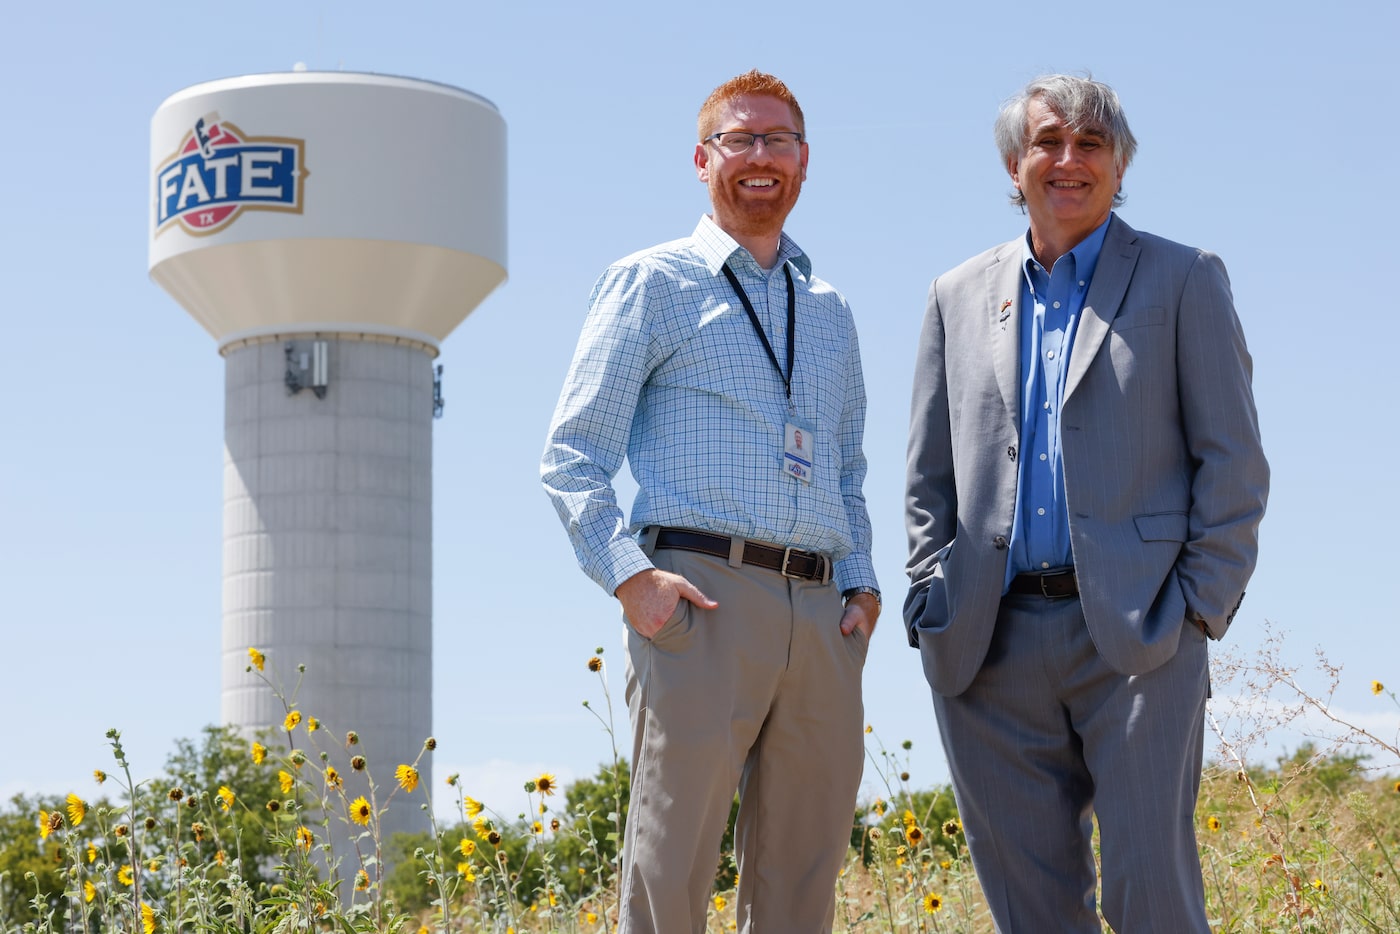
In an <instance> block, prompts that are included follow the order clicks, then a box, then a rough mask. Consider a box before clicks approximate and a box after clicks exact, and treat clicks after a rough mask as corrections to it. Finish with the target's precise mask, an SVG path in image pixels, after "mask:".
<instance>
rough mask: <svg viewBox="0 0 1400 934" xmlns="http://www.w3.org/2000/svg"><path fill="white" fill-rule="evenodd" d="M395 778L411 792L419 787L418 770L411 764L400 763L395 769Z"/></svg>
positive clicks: (400, 785) (402, 786) (405, 789)
mask: <svg viewBox="0 0 1400 934" xmlns="http://www.w3.org/2000/svg"><path fill="white" fill-rule="evenodd" d="M394 778H396V779H398V782H399V787H400V788H402V789H403V790H404V791H406V792H408V793H409V794H413V790H414V789H415V788H417V787H418V770H417V769H415V768H414V767H413V766H411V765H400V766H399V767H398V768H396V769H394Z"/></svg>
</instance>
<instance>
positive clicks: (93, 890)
mask: <svg viewBox="0 0 1400 934" xmlns="http://www.w3.org/2000/svg"><path fill="white" fill-rule="evenodd" d="M96 897H97V886H95V885H93V884H92V882H91V881H88V882H84V883H83V901H85V902H90V901H92V900H93V899H94V898H96Z"/></svg>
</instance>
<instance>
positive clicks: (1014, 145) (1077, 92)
mask: <svg viewBox="0 0 1400 934" xmlns="http://www.w3.org/2000/svg"><path fill="white" fill-rule="evenodd" d="M1037 99H1038V100H1041V101H1044V102H1045V105H1046V106H1047V107H1049V108H1050V109H1051V110H1053V111H1054V112H1055V113H1057V114H1059V115H1060V117H1061V118H1062V119H1064V120H1065V121H1066V122H1067V123H1068V124H1069V125H1070V127H1071V128H1072V129H1074V130H1076V131H1082V130H1084V129H1087V128H1088V127H1094V128H1096V129H1101V130H1103V132H1104V134H1105V135H1106V136H1107V137H1108V141H1109V144H1110V145H1112V146H1113V157H1114V161H1115V162H1116V163H1117V164H1118V169H1119V170H1120V171H1121V170H1123V169H1126V168H1127V167H1128V165H1129V164H1130V163H1131V162H1132V161H1133V155H1134V153H1136V152H1137V139H1136V138H1134V136H1133V131H1132V130H1130V129H1128V117H1127V115H1126V114H1124V113H1123V105H1122V103H1121V102H1119V100H1118V92H1116V91H1114V90H1113V88H1111V87H1109V86H1108V85H1106V84H1104V83H1103V82H1102V81H1095V80H1094V79H1093V78H1092V77H1091V76H1089V75H1087V74H1086V75H1085V76H1084V77H1082V78H1081V77H1079V76H1078V75H1041V76H1040V77H1039V78H1035V79H1034V80H1032V81H1031V83H1030V84H1028V85H1026V86H1025V88H1024V89H1022V91H1021V93H1020V94H1017V95H1016V96H1015V97H1012V98H1010V99H1008V100H1007V101H1006V103H1004V104H1002V105H1001V113H999V114H997V122H996V129H995V131H994V132H995V135H996V141H997V150H998V151H999V152H1000V153H1001V164H1002V165H1003V166H1005V165H1007V164H1008V163H1010V162H1011V160H1012V159H1017V158H1020V156H1021V154H1022V153H1023V152H1025V150H1026V144H1027V142H1029V139H1028V130H1029V128H1028V127H1027V126H1026V111H1027V108H1028V107H1029V106H1030V102H1031V101H1033V100H1037ZM1011 203H1012V204H1014V205H1016V206H1017V207H1021V208H1024V207H1025V206H1026V196H1025V195H1023V194H1022V193H1021V192H1020V191H1019V190H1018V191H1016V192H1014V193H1013V194H1012V196H1011ZM1113 203H1114V205H1115V206H1116V205H1120V204H1122V203H1123V195H1122V193H1121V192H1116V193H1114V195H1113Z"/></svg>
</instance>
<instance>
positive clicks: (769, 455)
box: [540, 216, 878, 593]
mask: <svg viewBox="0 0 1400 934" xmlns="http://www.w3.org/2000/svg"><path fill="white" fill-rule="evenodd" d="M726 263H728V265H729V267H730V268H731V269H733V270H734V272H735V274H736V276H737V277H738V279H739V282H740V284H741V285H742V286H743V287H744V291H745V292H746V293H747V294H748V296H749V300H750V301H751V302H752V303H753V306H754V311H755V312H756V314H757V315H758V318H759V321H760V322H761V323H762V325H763V328H764V330H765V332H766V333H767V336H768V340H769V341H770V343H771V344H772V346H773V350H774V352H775V353H776V354H777V357H778V359H779V360H785V359H786V355H787V343H788V340H789V335H788V334H787V279H786V277H785V276H784V275H783V273H782V268H781V267H782V266H783V265H784V264H788V265H789V266H790V268H791V269H792V274H793V275H792V280H793V286H794V289H795V290H796V303H797V309H796V332H797V346H796V353H795V359H794V363H793V373H792V405H793V407H794V409H795V410H796V411H795V415H796V416H797V418H798V419H799V420H801V421H802V422H804V423H806V424H807V425H809V426H812V427H814V428H815V430H816V436H817V437H816V446H815V450H814V452H813V455H812V461H813V466H812V472H813V479H812V482H811V483H810V484H808V483H803V482H801V481H799V480H797V479H795V478H793V477H791V476H787V475H785V474H784V473H783V469H782V466H783V465H782V456H783V440H784V435H783V432H784V425H785V424H786V423H787V421H788V419H789V410H788V400H787V395H786V392H785V390H784V387H783V380H782V377H781V376H780V375H779V374H778V372H777V370H776V369H775V368H774V366H773V363H772V361H771V360H770V359H769V357H768V353H767V351H765V350H764V348H763V344H762V342H761V341H760V340H759V338H758V335H757V334H756V333H754V329H753V325H752V324H751V323H750V321H749V318H748V315H747V314H745V312H744V307H743V304H742V303H741V302H740V300H739V297H738V295H736V294H735V292H734V290H733V288H731V286H730V285H729V283H728V281H726V279H725V277H724V274H723V267H724V265H725V264H726ZM865 412H866V397H865V382H864V377H863V374H862V372H861V363H860V347H859V345H858V344H857V341H856V330H855V322H854V320H853V318H852V316H851V311H850V308H849V307H848V306H847V304H846V300H845V299H844V298H842V297H841V294H840V293H839V292H837V291H836V290H835V289H833V288H832V287H831V286H830V285H828V284H827V283H825V282H823V281H822V280H820V279H818V278H816V277H814V276H813V275H812V267H811V261H810V260H808V258H807V256H806V254H804V253H803V252H802V251H801V249H799V248H798V246H797V244H795V243H794V242H793V241H792V240H791V239H789V238H788V236H787V235H786V234H784V235H783V237H782V242H781V244H780V245H779V248H778V263H777V265H776V266H775V267H774V269H773V270H772V271H771V274H770V273H769V272H765V271H764V270H763V269H761V268H760V267H759V265H758V263H757V262H756V261H755V260H754V258H753V256H752V255H751V254H750V253H749V252H748V251H747V250H745V249H743V248H742V247H740V246H739V244H738V243H736V242H735V241H734V239H733V238H732V237H730V236H729V235H728V234H726V233H725V232H724V231H723V230H721V229H720V228H719V227H718V226H717V225H716V224H715V223H714V221H713V220H711V219H710V218H709V217H708V216H706V217H702V218H701V220H700V223H699V225H698V226H697V227H696V228H695V232H694V233H693V234H692V235H691V236H690V237H687V238H684V239H681V240H675V241H672V242H670V243H663V244H661V245H660V246H656V247H652V248H651V249H648V250H643V251H641V252H639V253H635V254H633V255H632V256H629V257H626V258H625V259H622V260H619V261H618V262H616V263H614V264H613V265H612V266H610V267H609V268H608V269H607V271H605V272H604V273H603V275H602V277H601V278H600V279H599V280H598V283H597V285H595V286H594V288H593V295H592V298H591V300H590V305H589V312H588V318H587V320H586V322H585V324H584V327H583V333H582V335H581V336H580V337H579V343H578V348H577V350H576V351H575V353H574V360H573V363H572V365H571V366H570V368H569V374H568V376H567V378H566V379H565V382H564V389H563V391H562V392H561V394H560V397H559V403H558V406H557V407H556V409H555V412H554V419H553V421H552V423H551V425H550V430H549V439H548V442H547V443H546V446H545V451H544V457H543V459H542V463H541V468H540V470H541V476H542V479H543V482H544V486H545V489H546V491H547V492H548V493H549V496H550V498H551V499H552V500H553V502H554V506H555V509H556V510H558V512H559V516H560V518H561V519H562V520H563V523H564V526H565V528H566V529H567V530H568V533H569V538H570V540H571V541H572V543H573V546H574V551H575V553H576V555H577V556H578V560H579V565H580V566H581V567H582V568H583V570H584V572H585V573H587V574H588V575H589V576H590V577H592V578H593V579H594V580H595V581H597V582H598V584H599V585H600V586H602V587H603V589H604V590H606V591H607V592H608V593H612V592H614V591H615V590H616V589H617V586H618V585H619V584H621V583H622V582H623V581H625V580H627V578H629V577H631V576H632V575H634V574H636V573H638V572H640V571H643V570H646V569H647V568H650V567H652V563H651V561H650V559H648V558H647V556H646V555H645V554H644V553H643V552H642V550H641V548H640V547H639V546H638V544H637V542H636V541H635V539H634V537H633V533H635V532H636V531H637V530H639V529H641V528H643V527H645V526H648V525H666V526H679V527H683V528H691V529H700V530H703V531H708V532H713V533H716V534H720V535H733V536H740V537H743V538H746V539H751V540H755V541H762V542H768V543H771V544H775V545H780V546H792V547H795V548H800V549H803V550H807V551H817V552H824V553H825V554H827V555H829V556H830V557H831V558H832V560H833V562H834V567H833V577H834V579H835V581H836V583H837V585H838V586H839V587H840V588H841V589H842V590H846V589H849V588H852V587H877V586H878V584H877V583H876V579H875V572H874V566H873V564H872V562H871V558H870V542H871V531H870V517H869V515H868V514H867V512H866V505H865V497H864V494H863V493H862V491H861V486H862V484H863V482H864V480H865V472H866V462H865V455H864V454H863V453H862V450H861V436H862V434H863V432H864V429H865ZM624 458H626V460H627V462H628V463H629V465H630V466H631V469H632V474H633V476H634V477H635V478H636V480H637V484H638V486H639V488H640V489H639V492H638V493H637V498H636V500H635V502H634V503H633V505H632V516H631V522H630V524H629V523H627V522H625V521H624V520H623V515H622V510H621V508H620V507H619V505H618V502H617V497H616V494H615V493H614V490H613V486H612V478H613V477H614V476H615V475H616V473H617V471H618V470H619V469H620V468H621V467H622V462H623V459H624Z"/></svg>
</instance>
